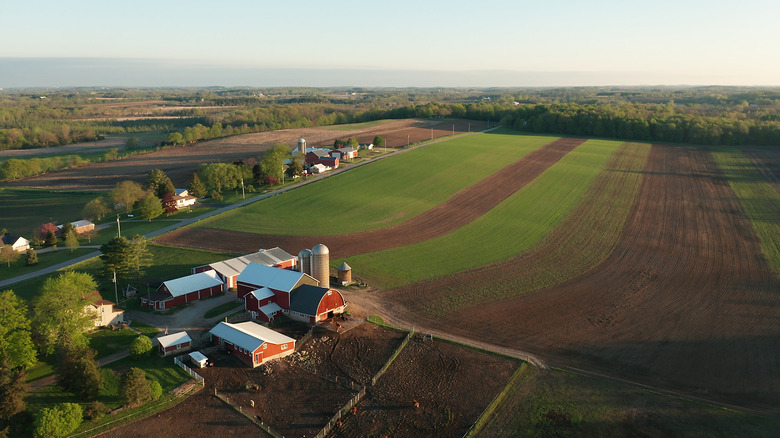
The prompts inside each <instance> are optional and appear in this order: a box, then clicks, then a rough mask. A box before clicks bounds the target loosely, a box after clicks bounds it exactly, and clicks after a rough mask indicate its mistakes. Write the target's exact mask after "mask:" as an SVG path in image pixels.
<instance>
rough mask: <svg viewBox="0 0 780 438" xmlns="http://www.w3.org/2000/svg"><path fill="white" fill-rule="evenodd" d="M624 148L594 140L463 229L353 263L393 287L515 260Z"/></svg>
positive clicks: (354, 258)
mask: <svg viewBox="0 0 780 438" xmlns="http://www.w3.org/2000/svg"><path fill="white" fill-rule="evenodd" d="M620 145H621V143H619V142H613V141H604V140H588V141H586V142H585V143H583V144H581V145H580V146H578V147H577V148H575V149H574V150H573V151H571V152H569V153H568V154H566V155H565V156H564V157H562V158H561V159H560V161H558V162H557V163H556V164H554V165H553V166H551V167H549V168H548V169H547V170H545V171H544V172H543V173H542V174H541V175H540V176H539V177H537V178H536V179H535V180H534V181H533V182H531V183H530V184H528V185H527V186H525V187H524V188H523V189H521V190H519V191H517V192H516V193H515V194H513V195H512V196H510V197H509V198H508V199H507V200H505V201H504V202H502V203H501V204H499V205H498V206H496V207H495V208H493V209H492V210H491V211H489V212H488V213H486V214H484V215H482V216H481V217H479V218H478V219H476V220H474V221H472V222H471V223H469V224H467V225H465V226H463V227H461V228H460V229H458V230H457V231H455V232H453V233H450V234H447V235H445V236H442V237H438V238H435V239H430V240H427V241H424V242H419V243H416V244H413V245H408V246H404V247H400V248H394V249H390V250H386V251H377V252H372V253H367V254H361V255H357V256H352V257H349V258H348V259H347V262H348V263H349V264H350V266H352V268H353V269H355V270H356V272H360V276H361V277H363V278H367V279H370V280H371V281H372V282H373V283H375V284H376V285H378V286H379V287H382V288H393V287H399V286H403V285H406V284H411V283H415V282H418V281H422V280H427V279H433V278H437V277H443V276H446V275H451V274H454V273H456V272H460V271H464V270H468V269H474V268H477V267H480V266H484V265H487V264H491V263H495V262H498V261H502V260H506V259H508V258H511V257H514V256H516V255H518V254H521V253H523V252H525V251H527V250H528V249H530V248H531V247H532V246H533V245H535V244H536V243H537V242H539V241H540V240H541V239H543V238H544V237H545V236H546V235H547V234H548V233H550V232H551V231H552V230H553V229H554V228H555V227H556V226H557V225H558V224H559V223H560V222H561V221H562V220H563V219H564V218H565V217H566V215H568V213H569V212H570V211H571V209H572V208H573V207H574V206H575V204H576V203H577V202H578V201H579V199H580V198H581V197H582V195H583V194H584V193H585V192H586V191H587V190H588V188H589V187H590V186H591V184H592V183H593V182H594V180H595V179H596V177H597V176H598V174H599V173H600V172H601V171H602V169H603V168H604V167H605V165H606V164H607V161H608V160H609V157H610V156H611V155H612V153H613V152H614V151H615V150H617V149H618V147H619V146H620ZM342 261H343V260H337V261H336V263H337V264H340V263H341V262H342Z"/></svg>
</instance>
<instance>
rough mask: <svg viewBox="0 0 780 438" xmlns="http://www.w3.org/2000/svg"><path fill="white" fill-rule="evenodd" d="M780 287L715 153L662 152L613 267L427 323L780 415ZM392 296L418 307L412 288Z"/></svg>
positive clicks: (430, 287)
mask: <svg viewBox="0 0 780 438" xmlns="http://www.w3.org/2000/svg"><path fill="white" fill-rule="evenodd" d="M585 225H587V224H585ZM523 268H524V265H523V264H522V263H520V264H517V265H516V267H515V268H514V270H512V269H513V265H512V264H511V263H504V264H501V265H500V266H497V267H495V269H496V270H498V269H502V270H504V271H503V272H502V274H501V275H497V274H496V272H497V271H496V270H491V269H481V270H477V271H474V272H465V273H460V274H459V275H458V276H457V278H455V279H454V280H453V279H447V280H442V284H437V283H436V282H431V283H430V284H427V285H426V286H425V287H424V288H421V287H416V288H415V291H414V293H415V295H416V296H417V298H416V299H415V300H420V299H422V300H424V299H426V298H432V297H435V295H436V294H437V293H440V291H441V290H443V289H444V288H443V285H444V282H448V281H450V282H451V281H457V280H458V279H460V280H462V281H463V284H462V287H469V284H476V283H482V284H483V285H484V284H485V283H487V284H490V282H491V281H502V280H506V278H507V277H509V278H511V277H512V276H513V275H514V276H522V275H525V274H526V271H525V270H524V269H523ZM506 270H510V271H509V273H507V272H506ZM779 290H780V280H778V279H777V278H774V277H773V276H772V274H771V273H770V271H769V268H768V266H767V265H766V261H765V259H764V257H763V255H762V254H761V252H760V249H759V245H758V241H757V238H756V237H755V234H754V232H753V229H752V227H751V225H750V223H749V222H748V221H747V219H746V218H745V214H744V212H743V211H742V209H741V206H740V204H739V202H738V201H737V200H736V198H735V196H734V194H733V193H732V192H731V189H730V188H729V186H728V184H727V182H726V181H725V180H724V179H723V177H722V175H721V172H720V170H719V168H718V166H717V165H716V163H715V162H714V160H713V158H712V156H711V155H710V154H709V153H708V152H706V151H705V150H703V149H696V148H685V147H675V146H654V147H653V149H652V150H651V154H650V157H649V160H648V163H647V166H646V169H645V174H644V180H643V183H642V185H641V187H640V192H639V195H638V196H637V201H636V203H635V205H634V207H633V209H632V211H631V213H630V215H629V218H628V222H627V224H626V226H625V228H624V230H623V234H622V237H621V240H620V242H619V243H618V245H617V247H616V248H615V250H614V251H613V252H612V254H611V255H610V257H609V258H608V259H607V260H606V261H605V262H604V263H602V264H601V265H600V266H598V267H597V268H596V269H594V270H593V271H591V272H589V273H587V274H585V275H582V276H581V277H579V278H576V279H574V280H572V281H569V282H567V283H564V284H561V285H559V286H555V287H550V288H547V289H544V290H539V291H536V292H533V293H528V294H525V295H523V296H520V297H517V298H514V299H511V300H506V301H500V302H496V303H492V304H489V305H484V306H475V307H473V308H469V309H465V310H463V311H460V312H458V313H454V314H451V315H447V316H445V317H443V318H441V319H439V320H431V319H428V320H427V322H425V324H432V325H435V326H436V327H439V328H440V329H442V330H447V331H452V332H454V333H460V334H462V335H465V336H480V337H483V338H488V339H490V340H491V341H492V342H494V343H496V344H498V345H504V346H511V347H515V348H519V349H524V350H527V351H530V352H532V353H536V354H538V355H540V356H542V357H545V358H547V359H548V360H550V361H551V362H552V363H554V364H566V365H569V366H574V367H582V368H586V369H589V370H596V371H599V372H603V373H605V374H609V375H617V376H621V377H625V378H628V379H630V380H633V381H641V382H645V383H648V384H651V385H656V386H661V387H666V388H671V389H674V390H682V391H686V392H689V393H692V394H696V395H699V396H702V397H705V398H712V399H716V400H721V401H724V402H729V403H734V404H737V405H743V406H752V407H756V408H759V409H768V410H773V411H775V412H777V407H778V406H780V372H778V371H779V370H780V325H778V324H777V321H780V295H778V293H777V291H779ZM387 297H388V299H389V300H391V302H392V301H393V300H394V298H395V300H398V302H397V303H399V304H402V305H406V306H407V307H408V308H410V309H414V300H412V301H410V300H409V294H405V293H403V291H402V290H401V291H390V292H388V295H387ZM425 319H426V318H425V317H423V316H422V315H418V318H417V319H416V321H417V322H418V323H421V322H422V321H424V320H425Z"/></svg>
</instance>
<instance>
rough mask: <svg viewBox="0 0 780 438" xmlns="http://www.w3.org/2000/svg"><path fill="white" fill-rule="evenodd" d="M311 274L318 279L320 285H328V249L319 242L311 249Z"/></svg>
mask: <svg viewBox="0 0 780 438" xmlns="http://www.w3.org/2000/svg"><path fill="white" fill-rule="evenodd" d="M311 276H312V277H314V278H316V279H317V280H319V282H320V287H330V250H328V247H327V246H325V245H323V244H321V243H318V244H317V245H314V247H313V248H312V249H311Z"/></svg>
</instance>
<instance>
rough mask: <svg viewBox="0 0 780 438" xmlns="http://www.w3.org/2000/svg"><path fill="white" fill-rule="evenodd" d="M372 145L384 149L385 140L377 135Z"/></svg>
mask: <svg viewBox="0 0 780 438" xmlns="http://www.w3.org/2000/svg"><path fill="white" fill-rule="evenodd" d="M373 144H374V146H376V147H378V148H383V147H385V138H384V137H381V136H379V135H377V136H376V137H374V141H373Z"/></svg>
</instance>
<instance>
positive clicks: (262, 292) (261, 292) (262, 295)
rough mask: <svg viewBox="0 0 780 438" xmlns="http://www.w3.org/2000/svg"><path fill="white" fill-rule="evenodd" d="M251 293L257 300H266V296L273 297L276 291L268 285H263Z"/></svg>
mask: <svg viewBox="0 0 780 438" xmlns="http://www.w3.org/2000/svg"><path fill="white" fill-rule="evenodd" d="M249 293H250V294H252V296H253V297H255V299H256V300H257V301H260V300H264V299H266V298H273V296H274V295H275V294H274V291H272V290H271V289H268V288H267V287H261V288H260V289H255V290H253V291H252V292H249Z"/></svg>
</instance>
